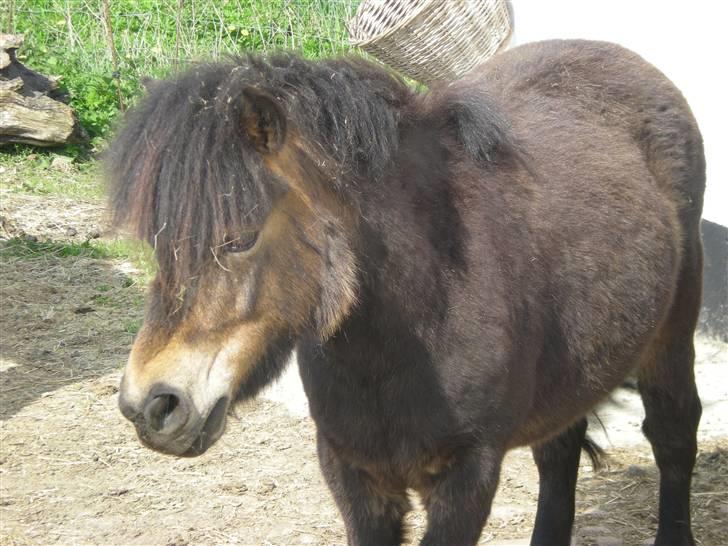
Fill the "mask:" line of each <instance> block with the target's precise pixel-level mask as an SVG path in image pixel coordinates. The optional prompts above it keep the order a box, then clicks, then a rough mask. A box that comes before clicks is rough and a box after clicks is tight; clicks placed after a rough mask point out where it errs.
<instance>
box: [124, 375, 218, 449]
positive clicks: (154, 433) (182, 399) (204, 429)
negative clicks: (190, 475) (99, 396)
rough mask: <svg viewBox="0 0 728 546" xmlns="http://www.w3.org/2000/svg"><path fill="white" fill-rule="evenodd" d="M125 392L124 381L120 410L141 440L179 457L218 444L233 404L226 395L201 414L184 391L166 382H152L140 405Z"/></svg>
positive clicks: (148, 445) (153, 447) (149, 445)
mask: <svg viewBox="0 0 728 546" xmlns="http://www.w3.org/2000/svg"><path fill="white" fill-rule="evenodd" d="M125 394H126V393H125V388H124V381H123V380H122V388H121V389H120V393H119V409H120V410H121V413H122V414H123V415H124V417H126V418H127V419H129V420H130V421H131V422H132V423H134V426H135V427H136V431H137V435H138V436H139V439H140V440H141V441H142V443H143V444H145V445H146V446H147V447H150V448H152V449H154V450H156V451H160V452H162V453H168V454H171V455H178V456H195V455H200V454H201V453H204V452H205V451H206V450H207V448H209V447H210V446H211V445H212V444H213V443H215V441H216V440H217V439H218V438H219V437H220V436H221V435H222V431H223V429H224V426H225V415H226V413H227V409H228V406H229V403H230V399H229V397H227V396H223V397H221V398H220V399H218V400H217V402H216V403H215V404H214V405H213V406H212V408H210V409H209V410H208V411H206V412H204V413H203V414H200V412H199V411H198V410H197V408H196V406H195V404H194V402H193V401H192V399H191V398H190V397H189V396H188V395H187V394H186V393H185V392H183V391H181V390H179V389H176V388H174V387H171V386H169V385H166V384H164V383H158V384H156V385H153V386H152V388H151V389H149V393H148V394H147V396H146V398H145V399H144V401H143V402H142V403H141V404H134V403H133V402H131V401H130V400H129V399H128V398H127V397H126V396H125Z"/></svg>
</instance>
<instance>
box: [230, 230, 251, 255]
mask: <svg viewBox="0 0 728 546" xmlns="http://www.w3.org/2000/svg"><path fill="white" fill-rule="evenodd" d="M257 241H258V232H257V231H249V232H247V233H244V234H243V235H241V236H240V237H238V238H237V239H232V240H231V241H230V242H228V243H225V244H224V245H223V247H222V248H223V249H224V250H225V252H233V253H235V252H247V251H248V250H250V249H251V248H253V247H254V246H255V243H256V242H257Z"/></svg>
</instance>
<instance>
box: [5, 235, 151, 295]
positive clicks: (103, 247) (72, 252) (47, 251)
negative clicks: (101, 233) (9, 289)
mask: <svg viewBox="0 0 728 546" xmlns="http://www.w3.org/2000/svg"><path fill="white" fill-rule="evenodd" d="M42 256H52V257H55V258H78V257H83V258H95V259H104V260H108V259H111V260H125V261H126V260H128V261H129V262H131V264H132V265H133V266H134V267H135V268H136V269H138V270H139V271H140V273H139V275H136V276H135V278H134V279H131V278H130V280H129V281H128V283H127V284H128V286H131V285H132V284H135V283H137V282H141V283H147V282H148V281H149V280H150V279H151V278H152V277H153V276H154V274H155V272H156V262H155V260H154V255H153V252H152V249H151V248H150V247H149V246H148V245H146V244H144V243H140V242H137V241H130V240H127V239H116V240H111V241H107V240H103V239H99V240H91V241H84V242H82V243H75V242H68V241H35V240H32V239H29V238H20V237H14V238H11V239H7V240H5V241H1V242H0V258H8V257H15V258H29V259H30V258H38V257H42ZM109 289H110V287H106V288H105V289H101V288H98V287H97V290H99V292H106V291H108V290H109ZM100 297H101V296H100Z"/></svg>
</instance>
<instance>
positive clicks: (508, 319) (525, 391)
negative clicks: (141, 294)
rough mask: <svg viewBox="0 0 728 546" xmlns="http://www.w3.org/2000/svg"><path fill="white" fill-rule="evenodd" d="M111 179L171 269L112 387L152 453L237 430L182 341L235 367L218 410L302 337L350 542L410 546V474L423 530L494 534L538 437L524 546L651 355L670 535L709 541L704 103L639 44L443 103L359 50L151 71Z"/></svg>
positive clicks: (561, 56) (555, 523)
mask: <svg viewBox="0 0 728 546" xmlns="http://www.w3.org/2000/svg"><path fill="white" fill-rule="evenodd" d="M185 131H188V132H187V133H185ZM145 139H146V141H145ZM162 150H163V151H164V153H162ZM111 172H112V175H113V177H114V180H115V184H116V185H115V186H114V188H113V192H112V193H113V198H114V205H115V211H116V217H117V219H118V220H119V221H122V222H128V223H130V224H131V225H132V227H134V228H135V230H136V232H137V233H138V234H139V235H140V236H142V237H144V238H146V239H148V240H149V241H150V242H152V243H153V244H155V245H156V250H157V256H158V259H159V263H160V274H159V277H158V279H157V281H155V284H153V287H152V291H151V299H150V301H151V303H150V307H149V310H148V313H147V321H146V323H145V325H144V328H143V330H142V332H141V333H140V336H139V339H138V340H137V342H136V344H135V348H134V352H133V357H132V359H131V362H130V368H129V371H127V378H126V379H125V381H126V384H125V385H123V386H122V393H121V398H120V404H121V407H122V410H123V411H124V413H125V415H127V416H128V417H130V418H131V419H132V420H134V421H135V423H136V424H137V428H138V430H139V434H140V436H141V437H142V438H143V439H144V440H145V441H147V442H148V443H149V444H150V445H152V446H153V447H154V448H156V449H159V450H162V451H168V452H172V453H176V454H197V453H199V452H200V451H203V450H204V449H206V448H207V447H209V445H211V444H212V443H213V442H214V441H215V440H216V439H217V437H218V436H219V434H220V433H221V429H219V430H218V429H217V428H215V427H214V426H212V425H210V424H209V423H210V422H211V421H212V422H213V424H216V423H217V422H218V421H217V419H218V418H219V415H220V413H219V411H218V410H216V409H214V408H212V403H214V402H215V401H214V400H213V401H212V402H211V403H210V404H209V405H208V406H209V407H196V406H194V404H193V402H194V401H195V400H198V399H201V397H200V394H199V392H206V391H205V390H204V388H209V389H212V387H209V385H207V386H206V385H203V386H200V385H198V384H197V383H195V382H194V381H192V380H191V379H190V378H189V374H190V373H192V374H193V375H194V373H196V372H194V373H193V372H189V369H190V368H191V367H192V366H191V365H190V364H189V363H187V364H185V366H186V367H185V366H181V365H180V366H177V365H176V364H175V359H179V360H180V361H185V358H187V357H186V354H187V353H191V352H194V351H198V352H199V354H200V355H201V356H200V359H201V360H203V361H204V362H205V363H206V364H205V365H207V366H209V367H210V370H212V372H208V376H209V375H210V374H212V375H213V376H215V374H217V376H216V377H225V376H224V374H221V373H220V370H219V367H220V366H223V365H224V366H233V367H234V369H235V373H233V374H232V376H231V379H230V380H229V385H228V386H227V387H226V388H227V390H225V392H224V393H222V394H220V393H218V394H216V395H215V396H218V397H219V400H218V403H215V408H218V407H222V406H221V405H220V404H222V405H224V406H225V407H227V406H226V404H227V403H228V402H229V397H230V396H232V395H234V396H236V397H237V398H238V399H244V398H246V397H249V396H252V395H254V394H255V393H256V392H257V391H258V390H259V389H260V388H261V387H262V386H263V385H264V384H266V383H267V382H269V381H270V380H272V379H273V378H275V377H276V376H277V374H278V373H280V371H281V370H282V369H283V366H284V363H285V360H286V358H287V356H288V354H289V353H290V351H291V350H292V348H293V347H294V345H295V346H296V347H297V349H298V356H299V364H300V368H301V377H302V380H303V384H304V387H305V389H306V393H307V395H308V398H309V402H310V410H311V415H312V417H313V419H314V420H315V422H316V425H317V429H318V450H319V459H320V461H321V468H322V471H323V473H324V476H325V478H326V481H327V483H328V485H329V487H330V489H331V491H332V493H333V495H334V497H335V499H336V501H337V504H338V506H339V508H340V509H341V513H342V516H343V518H344V521H345V524H346V527H347V534H348V537H349V542H350V543H351V544H357V545H360V544H361V545H363V544H372V545H374V544H376V545H382V544H398V543H400V542H401V541H402V539H403V533H404V530H403V526H402V518H403V516H404V514H405V513H406V512H407V510H409V502H408V500H407V497H406V491H407V488H414V489H415V490H416V491H418V492H419V493H420V495H421V496H422V498H423V502H424V504H425V507H426V509H427V512H428V529H427V533H426V535H425V538H424V540H423V544H424V545H426V546H433V545H442V544H448V545H472V544H475V543H476V542H477V540H478V537H479V536H480V532H481V529H482V527H483V525H484V523H485V521H486V520H487V517H488V514H489V510H490V503H491V501H492V498H493V495H494V493H495V489H496V487H497V483H498V475H499V469H500V464H501V461H502V458H503V455H504V454H505V452H506V451H507V450H508V449H510V448H512V447H515V446H520V445H531V446H532V447H533V452H534V459H535V460H536V463H537V466H538V469H539V473H540V477H541V483H540V495H539V507H538V512H537V518H536V525H535V528H534V533H533V537H532V544H534V545H537V544H540V545H550V546H558V545H567V544H569V542H570V532H571V525H572V522H573V513H574V487H575V483H576V478H577V469H578V463H579V454H580V450H581V448H582V447H584V448H586V449H587V450H588V451H589V452H590V453H591V454H594V453H595V452H596V450H595V448H594V446H593V444H591V443H589V441H588V440H587V439H586V436H585V434H586V421H585V418H584V415H585V414H586V413H587V412H588V411H589V410H590V409H591V408H593V407H594V406H595V405H596V404H597V403H599V401H600V400H602V399H603V398H604V397H605V396H606V395H607V394H608V393H609V392H610V391H612V390H613V389H614V388H615V387H617V386H618V385H619V384H620V382H621V381H622V380H623V378H624V377H625V376H626V375H627V374H628V373H630V372H631V371H633V370H635V369H637V373H638V375H639V379H640V391H641V393H642V395H643V400H644V403H645V409H646V419H645V433H646V435H647V437H648V438H649V440H650V442H651V443H652V446H653V449H654V452H655V458H656V461H657V464H658V466H659V468H660V472H661V484H660V522H659V528H658V531H657V540H656V544H657V545H658V546H664V545H668V544H670V545H672V544H679V545H692V544H694V541H693V538H692V534H691V530H690V523H689V517H690V515H689V489H690V473H691V471H692V466H693V463H694V458H695V451H696V443H695V431H696V427H697V424H698V421H699V418H700V402H699V399H698V397H697V392H696V390H695V384H694V378H693V375H692V374H693V372H692V365H693V358H694V353H693V348H692V335H693V331H694V328H695V323H696V320H697V312H698V308H699V301H700V271H701V267H702V261H701V260H702V257H701V243H700V237H699V232H698V222H699V218H700V213H701V209H702V195H703V191H704V184H705V165H704V158H703V152H702V142H701V137H700V133H699V131H698V128H697V126H696V123H695V120H694V119H693V117H692V114H691V112H690V109H689V107H688V105H687V104H686V102H685V100H684V99H683V97H682V96H681V95H680V93H679V91H678V90H677V89H676V88H675V87H674V86H673V85H672V84H671V83H670V82H669V80H667V79H666V78H665V77H664V76H663V75H662V74H661V73H660V72H658V71H657V70H656V69H655V68H653V67H651V66H650V65H648V64H647V63H645V62H644V61H643V60H642V59H640V58H639V57H638V56H636V55H635V54H633V53H631V52H628V51H626V50H624V49H622V48H620V47H618V46H615V45H612V44H606V43H600V42H585V41H552V42H542V43H537V44H530V45H526V46H522V47H519V48H516V49H514V50H511V51H509V52H507V53H504V54H502V55H499V56H497V57H495V58H494V59H492V60H491V61H490V62H488V63H486V64H484V65H482V66H481V67H479V68H477V69H476V70H474V71H473V72H472V73H471V74H470V75H469V76H467V77H466V78H465V79H463V80H462V81H459V82H456V83H453V84H452V85H450V86H447V87H442V88H439V89H433V90H432V91H431V92H430V93H428V94H425V95H418V94H415V93H413V92H411V91H410V90H409V89H408V88H407V87H406V86H405V85H404V84H403V83H402V82H401V81H399V80H397V79H396V78H395V77H393V76H391V75H389V74H387V73H386V72H384V71H383V70H381V69H379V68H377V67H374V66H373V65H369V64H367V63H365V62H363V61H360V60H334V61H322V62H317V63H314V62H308V61H303V60H300V59H298V58H296V57H294V56H286V55H283V56H274V57H271V58H270V59H268V60H267V61H266V60H261V59H258V58H254V57H253V58H248V59H242V60H239V61H237V62H233V63H231V64H221V65H211V66H209V67H206V68H201V69H198V70H197V71H196V72H190V73H188V74H186V75H183V76H181V77H180V78H179V79H177V80H176V81H173V82H169V83H161V84H159V85H158V86H155V89H154V90H153V91H152V94H151V96H150V97H149V98H148V99H147V100H146V101H145V102H144V103H143V104H142V105H141V106H140V107H139V110H138V112H137V113H135V114H132V117H131V118H130V120H129V122H128V124H127V125H126V128H125V129H124V130H123V131H122V133H121V135H120V137H119V139H118V140H117V143H116V144H115V146H114V147H113V149H112V161H111ZM251 232H257V233H258V239H257V242H256V243H255V245H254V246H251V248H250V249H242V251H240V252H232V251H231V250H230V249H231V248H233V247H232V246H230V245H229V242H230V241H235V240H241V239H243V238H244V237H243V234H246V233H247V234H249V233H251ZM241 347H242V348H241ZM165 351H166V352H165ZM175 351H177V352H175ZM179 351H183V352H182V353H179ZM221 351H222V352H223V353H224V358H223V359H222V360H223V362H222V364H220V363H218V358H217V355H218V354H219V353H220V352H221ZM235 351H238V352H237V353H235V354H232V353H233V352H235ZM167 354H169V355H176V356H170V357H166V356H165V357H164V358H162V357H161V356H160V355H167ZM201 365H202V364H201ZM146 368H152V369H155V370H156V371H155V372H154V373H151V372H149V373H148V374H147V371H145V369H146ZM145 374H147V375H145ZM186 374H187V375H186ZM203 383H204V381H203ZM213 383H214V382H213ZM218 383H219V381H218ZM180 385H181V386H180ZM213 386H214V387H215V388H216V389H219V388H220V385H219V384H214V385H213ZM185 389H187V390H185ZM214 392H216V393H217V391H214ZM221 392H222V391H221ZM130 393H136V394H135V396H136V398H134V397H133V396H132V395H131V394H130ZM231 393H232V394H231ZM145 394H146V397H145V396H143V395H145ZM195 397H197V398H195ZM202 398H204V397H202ZM165 404H166V405H165ZM193 406H194V407H193ZM195 435H196V436H197V439H195ZM188 450H189V451H188Z"/></svg>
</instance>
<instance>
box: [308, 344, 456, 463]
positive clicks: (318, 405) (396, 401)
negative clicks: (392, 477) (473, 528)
mask: <svg viewBox="0 0 728 546" xmlns="http://www.w3.org/2000/svg"><path fill="white" fill-rule="evenodd" d="M299 365H300V367H301V377H302V380H303V384H304V388H305V390H306V395H307V396H308V399H309V407H310V412H311V416H312V418H313V419H314V421H315V422H316V426H317V428H318V431H319V433H320V434H322V435H323V436H324V437H325V438H326V439H327V441H328V442H329V443H330V444H331V445H332V446H333V447H334V448H335V450H336V451H337V453H338V454H339V455H340V456H341V457H343V458H344V459H346V460H348V461H349V462H350V463H352V464H354V465H356V466H360V467H362V468H367V467H381V468H384V467H387V468H399V469H400V471H402V472H404V470H403V469H404V467H408V468H411V467H413V466H414V467H426V466H428V465H430V464H432V461H436V460H439V459H442V458H443V457H445V455H443V453H445V452H447V451H448V449H449V447H448V446H449V445H450V443H451V442H450V437H451V436H453V434H454V432H455V431H458V430H460V429H461V423H459V422H458V419H457V418H456V417H455V416H454V415H452V414H451V413H450V412H449V411H448V405H447V404H446V403H445V400H443V399H442V398H441V394H440V393H441V392H442V389H440V388H439V387H438V385H437V383H436V381H435V379H434V377H429V378H428V374H427V373H423V372H422V370H419V371H416V370H410V369H408V368H407V366H405V365H402V366H401V368H400V369H398V370H396V371H394V372H392V373H390V374H387V375H385V376H374V377H368V376H367V375H366V374H362V373H358V371H357V373H347V370H346V369H345V368H344V369H342V367H345V366H351V365H352V363H351V362H350V363H344V362H339V363H336V362H326V361H321V360H316V359H314V360H312V361H307V360H306V358H305V356H304V357H303V358H301V356H299ZM337 367H338V369H337ZM393 472H394V470H393ZM407 472H408V473H409V470H408V471H407Z"/></svg>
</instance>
